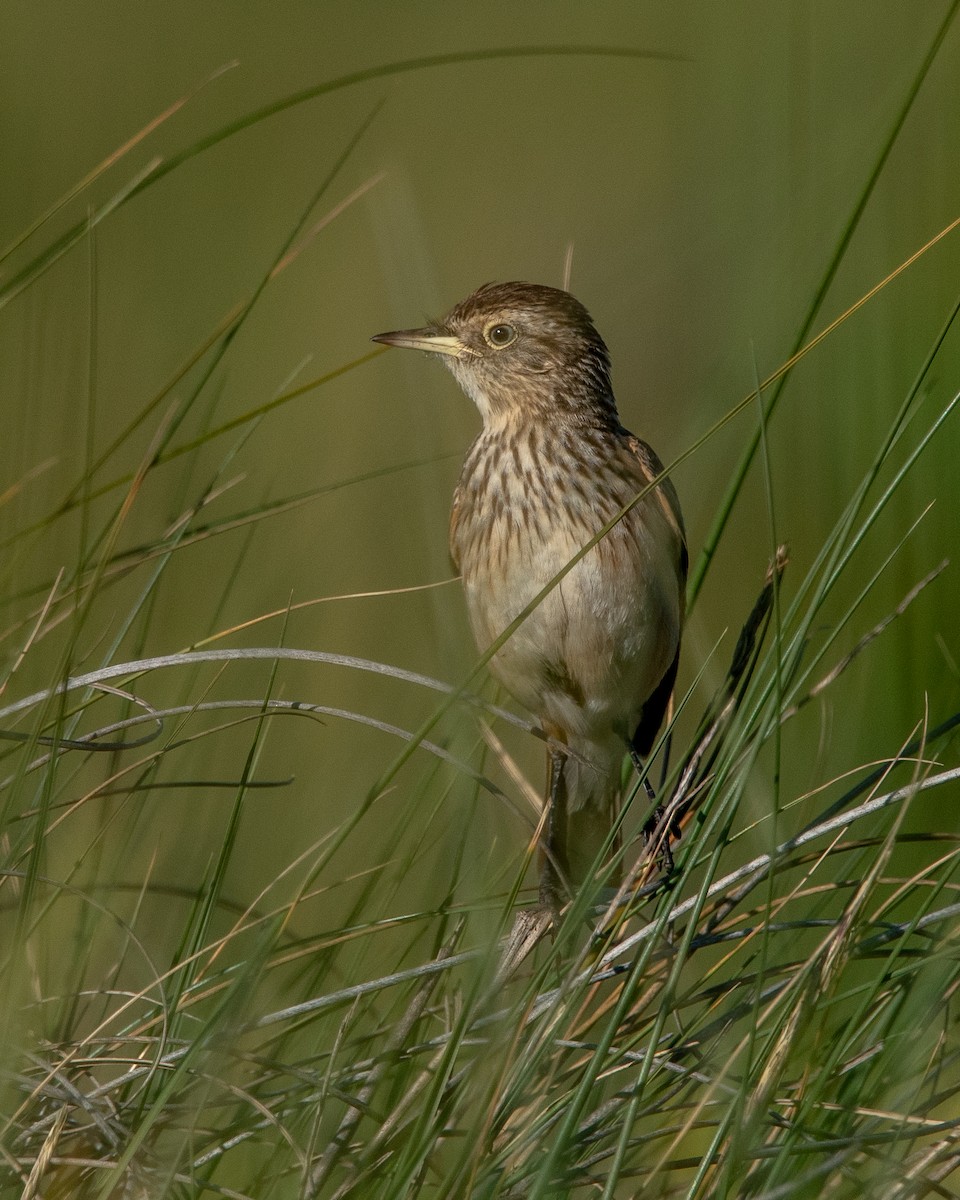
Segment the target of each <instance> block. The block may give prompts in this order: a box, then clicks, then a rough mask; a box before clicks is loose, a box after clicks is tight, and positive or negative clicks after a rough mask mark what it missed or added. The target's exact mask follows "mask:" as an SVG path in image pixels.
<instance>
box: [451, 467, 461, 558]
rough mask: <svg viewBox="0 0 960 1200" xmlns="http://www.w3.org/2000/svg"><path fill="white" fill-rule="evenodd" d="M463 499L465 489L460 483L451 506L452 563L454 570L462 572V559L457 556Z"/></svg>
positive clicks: (454, 492) (455, 490)
mask: <svg viewBox="0 0 960 1200" xmlns="http://www.w3.org/2000/svg"><path fill="white" fill-rule="evenodd" d="M462 499H463V489H462V488H461V486H460V484H459V483H458V484H457V486H456V487H455V488H454V491H453V503H452V504H451V506H450V536H449V543H450V561H451V562H452V563H453V569H454V570H455V571H457V572H459V571H460V558H459V556H458V555H457V538H456V536H455V535H456V530H457V527H458V525H459V524H460V505H461V501H462Z"/></svg>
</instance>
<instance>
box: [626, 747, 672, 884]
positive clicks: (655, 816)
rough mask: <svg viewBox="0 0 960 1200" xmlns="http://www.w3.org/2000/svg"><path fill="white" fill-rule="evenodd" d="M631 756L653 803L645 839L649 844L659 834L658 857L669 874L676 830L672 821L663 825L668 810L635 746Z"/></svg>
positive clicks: (645, 824) (645, 826) (644, 828)
mask: <svg viewBox="0 0 960 1200" xmlns="http://www.w3.org/2000/svg"><path fill="white" fill-rule="evenodd" d="M630 758H631V760H632V762H633V765H634V768H635V769H636V772H637V774H638V775H639V776H640V777H641V778H642V779H643V786H644V788H645V789H646V793H647V799H648V800H649V801H650V803H651V804H652V805H653V809H652V811H651V813H650V816H649V817H648V818H647V820H646V822H645V823H644V826H643V840H644V841H645V842H646V843H647V844H648V845H649V843H650V842H651V840H652V839H653V838H655V837H657V835H658V834H659V843H660V844H659V845H658V846H657V847H656V853H657V858H658V859H659V860H660V866H661V868H662V870H663V873H664V874H665V875H669V874H671V872H672V871H673V852H672V851H671V849H670V838H671V837H672V836H673V834H674V832H675V831H674V828H673V825H672V823H671V824H670V825H669V826H667V828H664V827H663V819H664V817H665V816H666V813H667V810H666V809H665V808H664V806H663V805H662V804H660V803H658V801H657V793H656V791H655V789H654V786H653V784H652V783H651V782H650V775H649V772H645V766H644V761H643V759H642V758H641V757H640V755H639V753H638V752H637V750H636V749H635V748H634V747H633V746H631V747H630Z"/></svg>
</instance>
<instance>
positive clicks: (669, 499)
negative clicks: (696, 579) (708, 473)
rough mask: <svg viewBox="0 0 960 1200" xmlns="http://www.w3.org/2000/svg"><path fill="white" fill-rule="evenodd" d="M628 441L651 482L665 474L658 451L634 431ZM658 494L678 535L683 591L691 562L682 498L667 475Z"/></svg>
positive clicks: (679, 566) (658, 488) (658, 489)
mask: <svg viewBox="0 0 960 1200" xmlns="http://www.w3.org/2000/svg"><path fill="white" fill-rule="evenodd" d="M626 442H627V446H628V447H629V449H630V452H631V453H632V454H633V456H634V458H636V460H637V462H638V463H639V464H640V469H641V471H642V472H643V475H644V477H645V478H646V479H648V480H649V481H650V483H653V481H654V480H655V479H656V478H657V477H658V476H660V475H662V474H663V463H662V462H661V461H660V459H659V457H658V456H657V453H656V451H655V450H654V449H653V448H652V447H651V446H648V445H647V443H646V442H645V441H643V440H642V439H641V438H638V437H637V436H636V435H635V434H632V433H630V434H627V438H626ZM656 496H657V499H658V500H659V501H660V504H661V506H662V507H663V511H664V514H665V516H666V518H667V521H668V522H669V523H670V525H672V526H673V529H674V532H675V533H676V535H677V550H678V562H677V571H678V574H679V577H680V588H681V592H682V590H683V588H684V586H685V584H686V582H687V565H688V563H689V556H688V554H687V534H686V530H685V529H684V527H683V514H682V513H681V511H680V499H679V497H678V496H677V489H676V488H675V487H674V486H673V481H672V480H671V479H670V478H669V477H667V476H665V477H664V478H662V479H661V480H660V482H659V483H658V484H657V490H656Z"/></svg>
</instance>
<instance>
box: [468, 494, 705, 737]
mask: <svg viewBox="0 0 960 1200" xmlns="http://www.w3.org/2000/svg"><path fill="white" fill-rule="evenodd" d="M560 516H561V514H559V513H557V512H555V513H553V514H551V519H550V520H549V521H547V522H545V525H547V526H549V527H550V528H549V530H547V531H546V532H547V533H548V536H543V532H544V531H541V530H540V529H533V530H530V529H526V530H524V529H521V528H517V527H515V526H507V525H504V526H503V527H502V529H501V530H500V531H499V535H498V531H497V530H496V529H494V530H491V535H492V537H491V540H490V541H487V542H486V546H487V549H486V550H484V552H483V553H476V552H473V553H471V552H469V551H468V552H467V553H465V554H464V555H463V556H462V560H461V564H460V565H461V570H462V574H463V582H464V589H465V594H466V600H467V608H468V612H469V616H470V622H471V625H472V628H473V632H474V635H475V637H476V640H477V645H478V647H479V649H480V650H486V649H487V648H488V647H489V646H490V645H491V644H492V643H493V642H494V641H495V640H496V639H497V638H498V637H499V636H500V635H501V634H502V633H503V632H504V630H505V629H506V628H507V627H508V626H509V625H510V624H511V622H512V621H514V620H515V619H516V618H517V617H518V616H519V615H520V614H521V613H522V612H523V610H524V609H525V608H526V607H527V606H528V605H529V604H530V603H531V602H532V601H533V600H534V599H535V597H536V596H537V595H538V593H539V592H541V591H542V590H543V588H545V587H546V586H547V585H548V584H549V583H550V582H551V580H552V579H553V578H554V577H555V576H556V575H557V574H558V573H559V572H560V571H561V570H562V569H563V568H564V567H565V566H566V565H567V563H568V562H569V561H570V559H571V557H572V556H573V555H575V554H576V552H577V551H578V550H579V549H580V547H581V546H582V545H583V544H585V543H586V542H587V541H588V540H589V536H590V534H589V532H587V531H584V530H583V527H582V525H581V526H579V527H578V528H577V529H576V531H575V533H574V534H571V533H570V532H569V526H567V527H565V526H564V523H563V521H562V519H560V520H559V521H558V520H557V518H558V517H560ZM503 520H504V521H505V520H506V518H503ZM498 536H499V541H500V544H501V545H502V546H503V547H504V552H503V553H501V554H499V555H491V554H490V553H489V546H490V544H491V542H497V541H498ZM680 605H681V599H680V585H679V581H678V571H677V551H676V537H675V535H674V533H673V531H672V530H671V529H670V528H669V526H668V523H667V521H666V519H665V518H664V516H663V514H662V509H661V507H660V504H659V502H658V501H657V500H656V499H655V498H653V497H651V498H650V499H649V500H648V501H642V502H641V503H640V505H638V506H637V508H636V509H634V510H633V511H632V512H631V513H630V514H628V516H627V517H626V518H625V520H624V522H623V524H622V527H621V526H617V527H616V528H615V529H614V530H612V531H611V532H610V533H609V534H608V535H607V537H606V538H605V539H604V541H603V543H601V545H599V546H597V547H594V548H593V549H591V550H590V551H589V552H588V553H587V554H586V555H585V556H584V557H583V558H582V559H581V560H580V561H579V562H578V563H576V564H575V565H574V566H573V567H571V568H570V570H569V571H568V572H567V574H566V575H564V577H563V578H562V579H561V580H560V582H559V583H557V584H556V586H554V587H553V588H552V590H550V591H549V592H548V593H547V595H546V596H545V597H544V598H543V599H542V600H541V601H540V602H539V603H538V604H537V605H536V607H535V608H534V609H533V610H532V611H531V612H530V613H529V614H528V615H527V616H526V617H525V618H524V619H523V620H522V622H521V623H520V624H519V626H518V627H517V629H516V630H515V631H514V632H513V633H512V634H510V636H509V638H508V640H507V641H506V642H505V643H504V645H503V646H502V647H501V648H500V649H499V650H498V651H497V653H496V654H495V655H494V657H493V658H492V659H491V661H490V670H491V672H492V673H493V675H494V676H495V677H496V678H497V679H499V680H500V682H501V683H502V684H503V685H504V687H505V688H506V689H507V690H508V691H509V692H510V693H511V694H512V695H513V696H514V697H515V698H516V699H517V700H518V701H519V702H520V703H521V704H522V705H523V706H524V707H525V708H527V709H528V710H529V711H530V712H532V713H534V714H535V715H536V716H538V717H539V718H540V720H541V722H542V724H543V726H544V728H545V729H547V731H548V732H552V733H555V734H556V735H562V736H563V737H564V740H568V741H569V740H571V739H572V740H576V741H580V740H581V739H585V740H586V741H587V742H595V743H598V744H599V743H609V742H610V740H611V738H613V739H615V740H616V741H618V742H619V743H620V744H622V743H623V742H624V741H629V739H630V738H631V736H632V734H633V731H634V729H635V728H636V725H637V722H638V720H639V718H640V713H641V710H642V708H643V705H644V702H645V701H646V700H647V699H648V698H649V696H650V694H651V693H652V692H653V690H654V688H655V687H656V686H657V684H658V683H659V682H660V680H661V679H662V678H663V676H664V674H665V673H666V671H667V669H668V668H669V667H670V665H671V663H672V661H673V658H674V655H675V654H676V649H677V645H678V642H679V637H680V624H681V609H680Z"/></svg>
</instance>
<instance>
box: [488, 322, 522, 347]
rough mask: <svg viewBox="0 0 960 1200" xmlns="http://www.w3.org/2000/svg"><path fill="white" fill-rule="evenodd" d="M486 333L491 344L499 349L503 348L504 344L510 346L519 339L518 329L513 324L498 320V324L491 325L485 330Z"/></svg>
mask: <svg viewBox="0 0 960 1200" xmlns="http://www.w3.org/2000/svg"><path fill="white" fill-rule="evenodd" d="M484 335H485V337H486V339H487V341H488V342H489V343H490V345H491V346H495V347H496V348H497V349H498V350H502V349H503V348H504V346H509V345H510V343H511V342H515V341H516V340H517V331H516V329H514V327H513V326H512V325H505V324H503V322H501V321H498V322H497V324H496V325H491V326H490V328H489V329H487V330H485V331H484Z"/></svg>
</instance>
